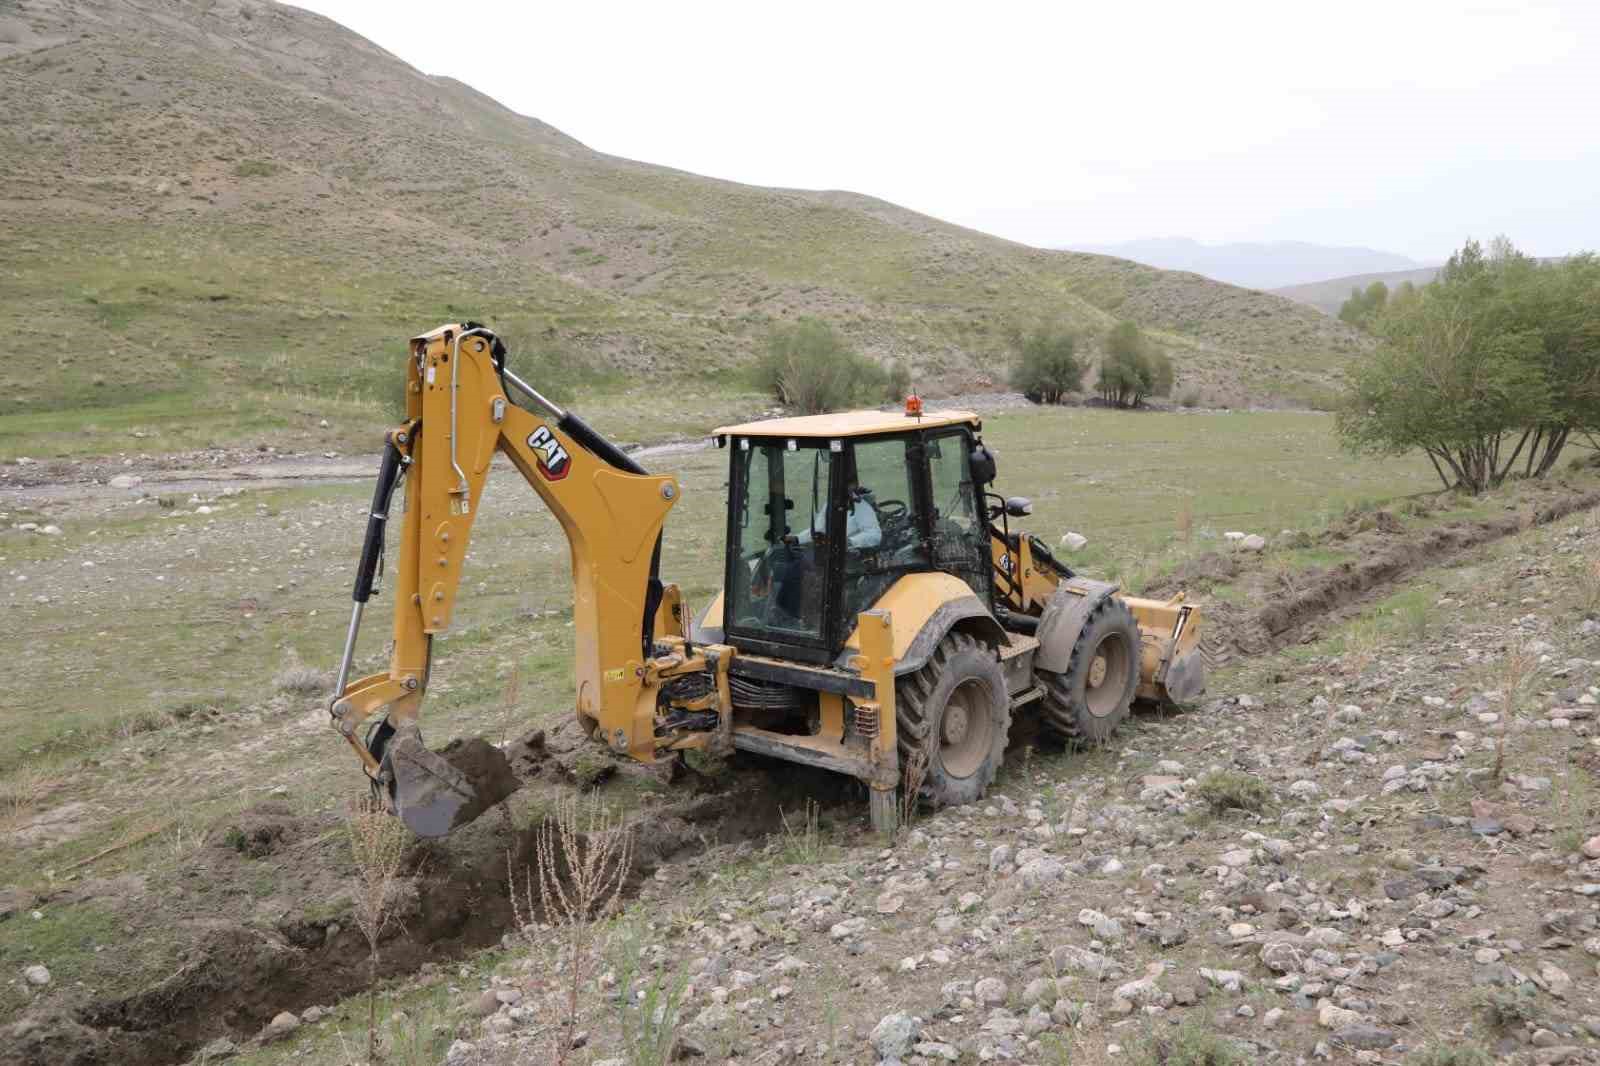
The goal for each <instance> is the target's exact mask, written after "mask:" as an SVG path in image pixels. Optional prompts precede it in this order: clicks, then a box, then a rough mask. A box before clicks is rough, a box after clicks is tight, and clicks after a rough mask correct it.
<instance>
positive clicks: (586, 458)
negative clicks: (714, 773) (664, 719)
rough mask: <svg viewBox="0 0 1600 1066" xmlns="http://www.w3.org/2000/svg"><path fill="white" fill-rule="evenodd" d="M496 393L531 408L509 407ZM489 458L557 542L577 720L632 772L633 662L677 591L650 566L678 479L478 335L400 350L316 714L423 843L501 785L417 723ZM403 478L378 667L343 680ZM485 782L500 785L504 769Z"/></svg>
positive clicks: (643, 693)
mask: <svg viewBox="0 0 1600 1066" xmlns="http://www.w3.org/2000/svg"><path fill="white" fill-rule="evenodd" d="M508 386H509V388H510V389H511V390H512V391H514V392H515V393H517V394H518V395H519V396H521V397H522V398H523V399H525V400H526V401H527V402H528V403H529V405H530V406H529V407H523V406H519V405H518V404H516V403H513V402H512V401H511V399H510V396H509V395H508V393H507V388H508ZM530 408H534V409H530ZM535 409H536V410H535ZM497 451H498V452H501V453H503V454H504V455H505V456H506V458H507V459H509V460H510V461H511V465H512V466H514V467H515V468H516V469H517V471H518V472H519V473H520V474H521V475H522V477H523V478H524V479H525V480H526V481H527V482H528V484H529V485H530V486H532V488H533V490H534V491H535V492H537V493H538V494H539V497H540V498H541V499H542V500H544V502H545V504H546V505H547V506H548V507H549V508H550V510H551V512H552V513H553V514H554V515H555V517H556V519H557V521H559V522H560V524H561V528H562V529H563V530H564V531H565V532H566V536H567V542H568V546H569V548H570V550H571V560H572V581H573V605H572V610H573V633H574V639H575V641H576V649H575V652H576V654H575V660H576V661H575V670H576V678H575V681H576V689H577V711H578V714H579V716H580V718H581V719H582V720H583V721H584V722H585V724H586V725H590V726H591V727H592V726H594V725H598V726H599V727H600V728H601V729H603V730H604V735H605V738H606V740H607V741H608V743H609V744H610V745H611V747H612V748H613V749H614V750H616V751H618V752H624V753H628V754H630V755H632V756H633V757H634V758H638V759H641V760H644V761H650V760H651V759H653V758H654V755H655V743H654V736H653V733H654V728H653V726H654V714H655V694H654V692H653V690H650V689H648V688H647V687H646V686H645V683H644V676H645V669H644V666H645V661H646V659H647V658H648V657H649V653H650V651H651V647H652V644H653V640H654V636H655V633H654V629H655V627H656V625H657V616H658V614H665V613H664V612H661V610H660V608H661V603H662V600H663V597H664V596H666V597H668V598H670V597H672V596H673V595H674V594H675V591H676V590H674V589H666V588H664V587H663V586H662V584H661V581H660V577H659V567H660V550H661V549H660V544H661V527H662V523H663V522H664V521H665V520H666V516H667V512H668V511H669V510H670V509H671V508H672V505H673V503H674V502H675V501H676V500H677V498H678V490H679V486H678V482H677V480H676V479H675V478H673V477H670V476H652V475H649V474H646V473H645V472H644V471H643V470H642V469H641V468H640V467H639V466H638V464H636V463H634V462H633V461H632V460H631V459H629V458H628V457H627V456H626V455H625V454H623V453H622V452H621V451H620V450H619V449H618V448H617V447H616V446H615V445H613V444H611V443H610V442H609V441H607V440H606V439H605V438H603V437H601V436H600V435H599V434H598V433H596V432H595V431H594V430H593V429H591V428H590V427H589V426H588V425H587V424H585V423H584V422H583V420H582V419H580V418H578V417H577V416H576V415H574V414H572V413H570V412H567V411H564V410H563V409H562V408H560V407H559V406H557V405H556V404H554V403H552V402H550V401H549V400H547V399H545V398H544V397H543V396H541V395H540V394H539V393H538V392H537V391H535V389H534V388H533V387H532V386H530V385H528V384H526V383H524V382H522V381H521V380H520V379H518V378H517V377H516V376H515V375H514V374H512V373H511V372H510V371H509V370H507V369H506V366H505V349H504V346H503V345H502V344H501V342H500V340H499V338H497V337H496V336H495V335H494V334H493V333H492V332H490V331H489V330H487V329H484V328H482V327H480V326H475V325H472V324H470V323H469V324H467V325H447V326H441V327H440V328H438V329H436V330H434V331H432V332H431V333H425V334H423V335H422V336H420V337H414V338H412V340H411V345H410V355H409V358H408V360H407V369H406V421H405V422H404V423H403V424H402V425H400V426H398V427H397V428H395V429H393V430H391V431H390V432H389V434H388V438H387V441H386V445H385V449H384V455H383V462H382V465H381V467H380V469H379V475H378V484H377V488H376V491H375V492H374V494H373V503H372V510H371V514H370V516H369V518H368V521H367V533H366V539H365V542H364V543H363V546H362V552H361V562H360V565H359V568H358V570H357V573H356V581H355V590H354V593H353V598H354V601H355V602H354V606H353V609H352V611H351V616H350V629H349V633H348V635H347V637H346V639H345V647H344V656H343V659H342V661H341V663H340V667H339V676H338V681H337V684H336V689H335V695H334V697H333V699H332V701H331V704H330V709H331V712H332V715H333V726H334V728H335V729H336V730H337V731H338V732H339V733H340V734H341V735H343V736H344V738H345V739H346V740H347V741H348V742H349V743H350V745H351V747H352V748H353V749H354V750H355V753H356V755H357V756H358V757H359V758H360V759H361V762H362V765H363V766H364V768H365V769H366V772H367V775H368V776H369V777H370V778H372V780H373V781H375V782H377V783H378V784H379V786H381V787H382V788H383V789H384V790H385V791H386V794H387V795H389V796H390V797H391V798H392V802H393V805H394V808H395V810H396V812H397V813H398V814H399V815H400V816H401V817H402V818H403V819H404V820H405V822H406V824H407V825H409V826H410V827H411V829H412V830H413V831H414V832H416V833H418V834H419V835H422V836H440V835H443V834H444V833H448V832H449V831H450V830H451V829H452V828H454V827H455V826H456V825H459V824H462V823H463V822H465V821H468V820H470V819H471V818H473V817H476V816H477V815H478V814H479V813H481V812H482V810H484V809H485V808H486V807H488V806H490V805H492V804H493V803H496V802H498V801H499V800H500V799H503V798H504V794H505V793H506V792H507V791H509V788H514V787H515V785H514V783H512V784H510V785H509V786H505V785H496V784H495V783H494V782H491V781H476V780H473V779H472V777H471V775H470V774H467V773H463V772H462V770H461V769H460V768H458V767H457V766H455V765H453V764H452V763H450V762H449V761H447V760H446V759H445V758H444V757H442V756H440V755H438V754H436V753H434V752H431V751H429V750H428V749H427V748H426V747H425V746H424V745H423V743H422V738H421V732H420V729H419V726H418V721H419V717H420V712H421V707H422V698H423V694H424V693H425V692H426V690H427V686H428V665H429V656H430V651H431V644H432V640H433V637H434V635H435V634H438V633H442V632H444V631H445V630H446V629H448V628H449V626H450V622H451V618H452V615H453V614H454V611H455V607H456V597H457V593H458V591H459V589H460V585H461V571H462V566H463V563H464V561H465V559H466V554H467V546H468V544H469V540H470V536H471V533H472V523H473V519H474V518H475V517H476V516H477V514H478V506H479V502H480V500H481V498H482V495H483V489H484V484H485V482H486V481H487V480H488V475H489V467H490V463H491V460H492V459H493V458H494V454H495V453H496V452H497ZM402 481H403V482H404V484H405V491H404V506H403V510H402V513H401V515H400V516H399V521H400V523H401V531H400V537H399V542H400V559H399V565H398V567H396V568H394V573H393V594H394V630H393V640H394V644H393V652H392V654H391V658H390V662H389V668H388V670H387V671H384V672H382V673H378V674H373V675H371V676H369V677H363V678H360V679H357V680H351V678H350V668H351V663H352V661H353V660H354V657H355V647H356V637H357V634H358V632H359V631H360V626H361V619H362V612H363V610H364V608H365V606H366V604H367V602H368V600H369V599H370V597H371V596H372V595H373V594H374V591H375V589H374V582H375V578H376V576H377V574H378V572H379V566H380V561H381V558H382V555H383V550H384V534H385V527H386V525H387V522H388V519H389V511H390V501H391V499H392V497H393V495H394V491H395V488H396V486H397V485H398V484H400V483H401V482H402ZM666 616H667V617H670V614H667V615H666ZM496 756H497V757H500V758H502V759H503V757H502V756H498V753H496ZM498 777H499V779H500V780H501V781H511V780H512V779H511V777H510V775H509V773H506V774H502V775H498Z"/></svg>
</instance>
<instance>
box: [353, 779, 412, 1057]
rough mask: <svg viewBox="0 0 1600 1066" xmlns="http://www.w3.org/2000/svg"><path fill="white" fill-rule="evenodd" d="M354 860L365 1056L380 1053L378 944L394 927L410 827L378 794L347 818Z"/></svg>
mask: <svg viewBox="0 0 1600 1066" xmlns="http://www.w3.org/2000/svg"><path fill="white" fill-rule="evenodd" d="M345 827H346V829H347V830H348V832H349V836H350V856H351V858H352V859H354V860H355V865H356V885H355V902H354V906H353V907H352V911H353V912H354V917H355V921H356V927H357V928H358V929H360V930H361V935H362V936H364V937H366V940H367V969H368V982H367V1058H368V1060H369V1061H376V1060H377V1057H378V943H379V941H381V940H382V939H383V934H384V933H385V932H387V931H388V929H389V927H390V926H391V925H394V924H395V923H396V922H397V921H398V920H399V916H398V915H397V914H396V913H395V911H394V907H393V903H394V894H395V892H394V889H395V882H396V880H397V879H398V878H399V876H400V864H401V862H402V861H403V860H404V859H405V854H406V829H405V826H404V825H402V824H401V823H400V820H399V819H398V818H394V817H392V816H391V815H390V814H389V812H388V811H386V810H384V807H383V804H382V803H381V802H379V800H378V799H377V798H376V797H375V796H368V797H367V798H366V799H364V800H362V801H361V803H360V804H358V805H357V806H356V808H355V810H353V811H352V812H351V813H350V817H349V818H348V819H346V821H345Z"/></svg>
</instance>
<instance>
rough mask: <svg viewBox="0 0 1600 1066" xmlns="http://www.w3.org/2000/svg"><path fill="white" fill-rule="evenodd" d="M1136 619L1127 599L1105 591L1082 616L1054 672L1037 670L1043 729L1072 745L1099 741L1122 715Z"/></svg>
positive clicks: (1135, 647)
mask: <svg viewBox="0 0 1600 1066" xmlns="http://www.w3.org/2000/svg"><path fill="white" fill-rule="evenodd" d="M1141 654H1142V653H1141V649H1140V644H1139V623H1138V622H1136V621H1135V620H1134V617H1133V612H1132V611H1130V610H1129V609H1128V605H1127V604H1125V603H1123V602H1122V601H1121V600H1119V599H1117V598H1116V597H1115V596H1110V597H1107V598H1106V599H1105V600H1104V601H1102V602H1101V604H1100V606H1098V607H1096V608H1095V609H1094V610H1093V611H1092V612H1091V613H1090V615H1089V617H1088V618H1086V619H1085V620H1084V623H1083V629H1082V630H1081V631H1080V632H1079V633H1078V642H1077V643H1076V644H1074V645H1073V646H1072V659H1071V661H1070V662H1069V663H1068V664H1067V668H1066V670H1064V671H1063V672H1061V673H1059V674H1056V673H1051V672H1050V671H1048V670H1040V671H1038V672H1037V677H1038V679H1039V682H1040V683H1041V684H1042V685H1044V691H1045V698H1044V701H1043V703H1044V707H1043V713H1042V715H1041V716H1040V717H1041V719H1042V721H1043V723H1044V725H1045V727H1046V728H1047V730H1048V731H1049V732H1050V733H1051V734H1052V735H1053V736H1055V737H1057V738H1059V739H1061V740H1063V741H1065V742H1066V743H1068V744H1073V745H1079V746H1082V745H1088V744H1104V743H1105V742H1107V741H1109V740H1110V739H1111V737H1112V736H1113V735H1114V734H1115V733H1116V731H1117V727H1118V726H1120V725H1121V724H1122V723H1123V722H1125V721H1126V720H1127V718H1128V708H1129V707H1130V706H1132V704H1133V693H1134V690H1135V689H1137V688H1138V686H1139V659H1140V656H1141Z"/></svg>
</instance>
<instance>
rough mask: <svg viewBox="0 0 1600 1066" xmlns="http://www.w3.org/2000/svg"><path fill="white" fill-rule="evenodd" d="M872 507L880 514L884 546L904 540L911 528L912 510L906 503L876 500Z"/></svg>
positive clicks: (879, 519) (879, 522) (902, 501)
mask: <svg viewBox="0 0 1600 1066" xmlns="http://www.w3.org/2000/svg"><path fill="white" fill-rule="evenodd" d="M872 506H873V507H874V509H876V510H877V512H878V524H879V525H880V526H881V527H882V528H883V543H884V545H885V546H888V545H889V543H890V542H891V541H899V540H902V539H904V536H905V532H906V530H908V529H909V528H911V508H909V507H907V506H906V504H905V501H904V500H876V501H874V502H873V505H872Z"/></svg>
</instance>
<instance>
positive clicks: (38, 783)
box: [0, 766, 55, 833]
mask: <svg viewBox="0 0 1600 1066" xmlns="http://www.w3.org/2000/svg"><path fill="white" fill-rule="evenodd" d="M54 784H55V782H54V780H52V779H51V778H49V777H47V776H45V774H44V772H43V771H42V770H39V769H37V768H35V767H32V766H24V767H22V768H21V769H20V770H18V771H17V772H16V773H14V774H12V775H11V776H10V777H8V778H6V779H5V781H4V783H0V832H7V833H9V832H11V831H12V830H14V829H19V828H21V827H22V825H23V824H24V823H25V822H27V821H28V820H29V819H31V818H32V817H33V814H34V811H35V810H37V809H38V806H39V800H40V799H42V798H43V797H44V794H45V793H46V792H48V791H50V789H51V787H52V786H53V785H54Z"/></svg>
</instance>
